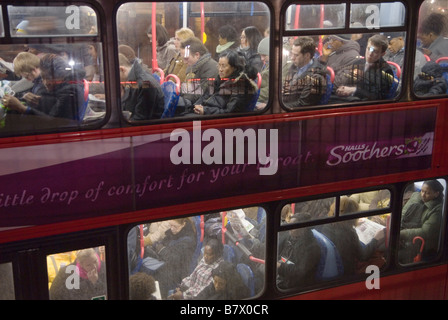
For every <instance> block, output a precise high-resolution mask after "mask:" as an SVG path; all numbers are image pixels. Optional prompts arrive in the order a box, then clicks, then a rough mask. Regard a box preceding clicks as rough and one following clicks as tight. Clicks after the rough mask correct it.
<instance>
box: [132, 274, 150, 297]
mask: <svg viewBox="0 0 448 320" xmlns="http://www.w3.org/2000/svg"><path fill="white" fill-rule="evenodd" d="M155 292H156V284H155V280H154V278H153V277H152V276H151V275H149V274H147V273H144V272H137V273H135V274H133V275H132V276H130V277H129V300H156V297H155V296H154V293H155Z"/></svg>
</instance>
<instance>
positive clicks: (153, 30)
mask: <svg viewBox="0 0 448 320" xmlns="http://www.w3.org/2000/svg"><path fill="white" fill-rule="evenodd" d="M151 11H152V12H151V34H152V70H156V69H157V68H158V67H159V66H158V64H157V34H156V23H157V21H156V13H157V12H156V11H157V3H155V2H153V3H152V10H151Z"/></svg>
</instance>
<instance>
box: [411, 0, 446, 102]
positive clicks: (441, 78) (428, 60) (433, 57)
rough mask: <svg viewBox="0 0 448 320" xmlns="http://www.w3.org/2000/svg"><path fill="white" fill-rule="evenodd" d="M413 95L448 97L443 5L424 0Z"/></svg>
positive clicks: (432, 0)
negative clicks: (447, 95) (445, 95)
mask: <svg viewBox="0 0 448 320" xmlns="http://www.w3.org/2000/svg"><path fill="white" fill-rule="evenodd" d="M418 24H419V25H418V33H417V51H416V53H415V66H414V92H415V94H416V95H417V96H420V97H427V96H434V95H441V94H446V93H448V85H447V79H448V73H447V71H446V68H447V66H448V39H447V38H446V37H447V31H446V29H447V26H448V24H447V10H446V2H445V1H440V0H431V1H430V0H427V1H425V2H423V4H422V6H421V7H420V13H419V22H418Z"/></svg>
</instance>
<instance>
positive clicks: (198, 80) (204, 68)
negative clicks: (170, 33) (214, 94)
mask: <svg viewBox="0 0 448 320" xmlns="http://www.w3.org/2000/svg"><path fill="white" fill-rule="evenodd" d="M180 51H181V55H182V57H183V59H184V62H185V63H186V64H187V65H188V67H187V70H186V72H187V75H186V80H185V83H182V98H183V99H187V100H189V101H190V102H191V103H195V101H196V100H197V99H199V98H200V97H201V96H202V95H203V94H205V93H207V92H208V91H209V86H210V84H211V83H212V81H210V79H215V78H217V77H218V63H217V62H216V61H215V60H213V59H212V56H211V54H210V53H209V52H208V50H207V48H206V47H205V46H204V44H203V43H202V41H201V40H199V39H198V38H196V37H193V38H188V39H186V40H185V41H182V42H181V44H180ZM179 102H180V101H179Z"/></svg>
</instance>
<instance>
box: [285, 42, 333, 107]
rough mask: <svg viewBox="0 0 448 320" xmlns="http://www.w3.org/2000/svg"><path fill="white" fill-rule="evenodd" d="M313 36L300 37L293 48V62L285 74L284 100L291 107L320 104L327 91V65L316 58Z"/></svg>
mask: <svg viewBox="0 0 448 320" xmlns="http://www.w3.org/2000/svg"><path fill="white" fill-rule="evenodd" d="M315 51H316V45H315V43H314V40H313V39H312V38H311V37H298V38H297V39H296V40H294V43H293V47H292V50H291V55H292V64H291V65H290V66H289V67H287V68H288V69H287V71H286V72H284V74H285V73H286V75H284V76H283V89H282V93H283V102H284V103H285V104H286V105H287V106H288V107H290V108H297V107H302V106H311V105H318V104H320V101H321V99H322V96H323V95H324V94H325V92H326V88H327V81H326V71H325V67H324V66H323V65H322V64H321V63H320V62H319V61H318V60H317V59H314V58H313V57H314V54H315Z"/></svg>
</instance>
